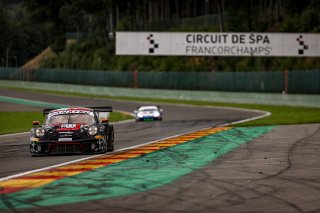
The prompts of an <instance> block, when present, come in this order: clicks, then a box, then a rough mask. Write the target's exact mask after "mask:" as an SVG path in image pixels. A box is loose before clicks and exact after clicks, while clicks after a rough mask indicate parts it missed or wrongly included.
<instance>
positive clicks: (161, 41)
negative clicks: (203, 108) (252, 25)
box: [116, 32, 320, 57]
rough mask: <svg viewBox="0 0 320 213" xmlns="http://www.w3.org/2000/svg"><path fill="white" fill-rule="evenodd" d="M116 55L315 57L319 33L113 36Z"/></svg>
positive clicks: (319, 52)
mask: <svg viewBox="0 0 320 213" xmlns="http://www.w3.org/2000/svg"><path fill="white" fill-rule="evenodd" d="M116 54H117V55H158V56H160V55H162V56H170V55H177V56H259V57H260V56H266V57H268V56H270V57H271V56H272V57H274V56H279V57H280V56H293V57H308V56H309V57H319V56H320V34H319V33H255V32H252V33H199V32H183V33H173V32H117V33H116Z"/></svg>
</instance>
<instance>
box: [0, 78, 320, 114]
mask: <svg viewBox="0 0 320 213" xmlns="http://www.w3.org/2000/svg"><path fill="white" fill-rule="evenodd" d="M0 87H12V88H20V89H24V88H27V89H36V90H48V91H60V92H70V93H81V94H92V95H105V96H111V97H136V98H154V99H174V100H193V101H210V102H225V103H249V104H265V105H285V106H303V107H316V108H320V95H293V94H289V95H286V94H270V93H242V92H218V91H191V90H165V89H132V88H116V87H100V86H84V85H73V84H59V83H40V82H28V81H7V80H0Z"/></svg>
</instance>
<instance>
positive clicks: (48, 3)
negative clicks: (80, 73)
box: [0, 0, 320, 66]
mask: <svg viewBox="0 0 320 213" xmlns="http://www.w3.org/2000/svg"><path fill="white" fill-rule="evenodd" d="M319 14H320V1H318V0H304V1H301V0H243V1H238V0H94V1H88V0H2V1H1V2H0V58H1V61H0V63H2V64H0V65H1V66H3V65H4V64H5V65H6V63H8V65H10V66H14V65H15V64H18V65H21V64H23V63H24V62H25V61H26V60H28V59H30V58H32V57H33V56H34V55H36V54H37V53H39V52H40V51H41V50H43V49H44V48H46V47H47V46H50V47H51V48H52V49H53V50H54V52H56V53H58V54H60V53H61V52H63V51H64V50H65V48H66V39H67V37H66V33H67V32H73V33H75V34H76V35H77V36H76V37H77V39H78V40H79V41H82V42H84V43H83V44H82V46H81V44H79V47H78V48H75V50H76V51H77V52H78V53H79V51H80V52H82V53H85V52H88V51H93V50H94V49H99V48H101V46H103V47H104V49H105V50H104V51H105V54H104V56H105V57H106V56H107V55H108V54H111V55H112V54H113V51H112V48H114V47H113V45H114V44H113V41H112V38H113V37H112V36H113V33H114V32H115V31H117V30H122V31H148V30H156V31H181V30H182V31H185V30H188V31H197V30H199V31H218V32H223V31H233V32H241V31H249V32H251V31H259V32H270V31H271V32H277V31H285V32H319V31H320V15H319ZM201 17H202V18H203V19H201ZM208 17H209V18H210V17H214V18H215V20H216V21H215V22H213V21H212V19H209V18H208ZM199 18H200V19H199ZM193 19H197V20H200V21H198V22H197V23H196V24H192V23H191V22H187V21H188V20H193ZM174 23H178V24H175V25H174ZM99 54H100V53H99ZM102 55H103V54H102ZM109 57H110V55H109ZM7 61H8V62H7Z"/></svg>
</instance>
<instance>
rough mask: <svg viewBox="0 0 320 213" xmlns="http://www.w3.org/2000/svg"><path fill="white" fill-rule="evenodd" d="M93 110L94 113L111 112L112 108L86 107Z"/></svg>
mask: <svg viewBox="0 0 320 213" xmlns="http://www.w3.org/2000/svg"><path fill="white" fill-rule="evenodd" d="M86 108H90V109H93V111H95V112H112V106H105V107H86Z"/></svg>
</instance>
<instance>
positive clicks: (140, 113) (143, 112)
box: [134, 106, 163, 121]
mask: <svg viewBox="0 0 320 213" xmlns="http://www.w3.org/2000/svg"><path fill="white" fill-rule="evenodd" d="M162 112H163V110H162V109H161V108H160V106H140V107H138V108H137V109H136V110H135V111H134V114H135V117H136V121H154V120H158V121H161V120H162Z"/></svg>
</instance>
